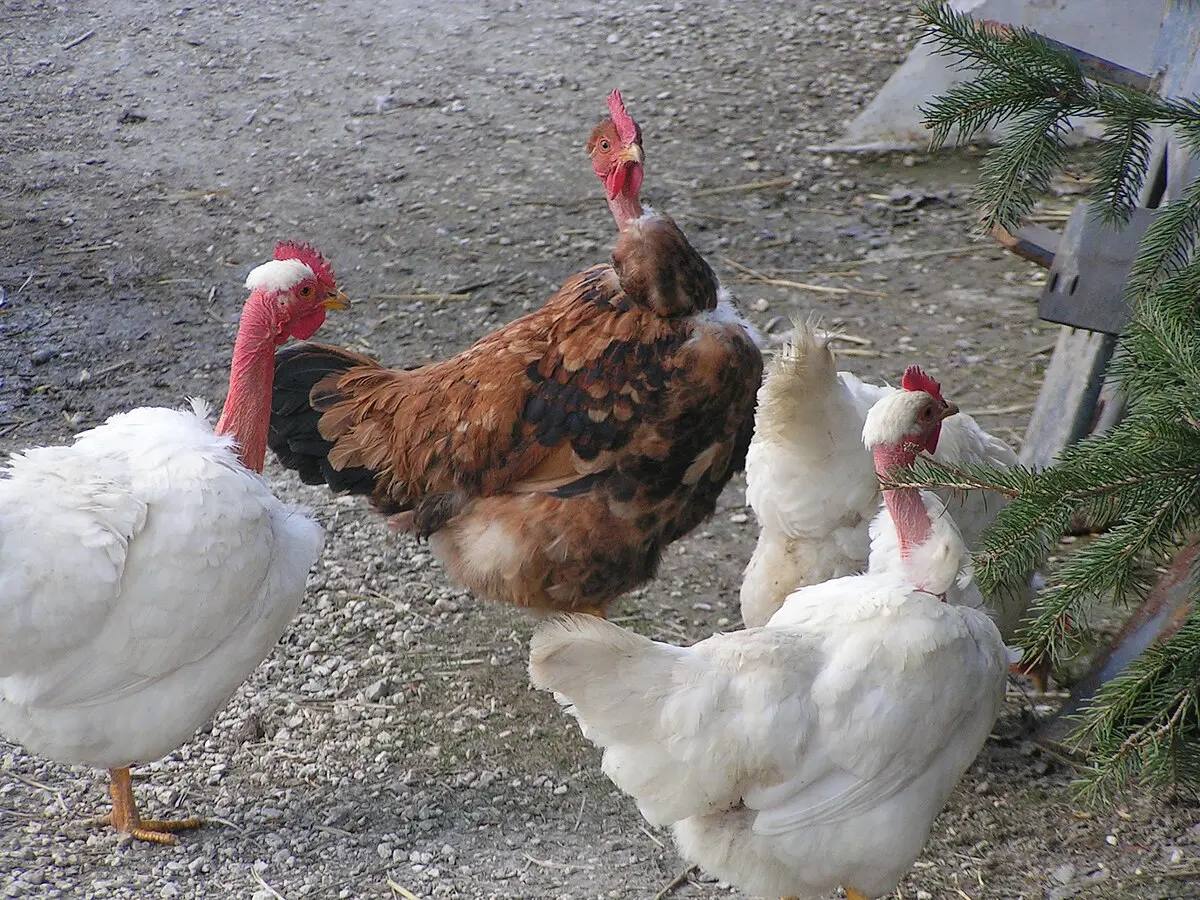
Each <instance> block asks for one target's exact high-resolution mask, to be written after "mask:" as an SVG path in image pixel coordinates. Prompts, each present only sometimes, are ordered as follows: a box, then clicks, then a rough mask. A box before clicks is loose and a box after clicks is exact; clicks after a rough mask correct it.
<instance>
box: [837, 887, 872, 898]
mask: <svg viewBox="0 0 1200 900" xmlns="http://www.w3.org/2000/svg"><path fill="white" fill-rule="evenodd" d="M842 890H844V891H845V892H846V900H870V898H869V897H868V896H867V895H866V894H860V893H859V892H858V891H856V890H855V889H854V888H848V887H846V886H845V885H842Z"/></svg>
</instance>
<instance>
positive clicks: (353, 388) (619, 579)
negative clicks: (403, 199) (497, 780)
mask: <svg viewBox="0 0 1200 900" xmlns="http://www.w3.org/2000/svg"><path fill="white" fill-rule="evenodd" d="M625 162H626V163H627V162H628V160H627V159H626V160H625ZM637 165H638V166H640V161H639V162H638V163H637ZM640 181H641V179H640V175H639V177H637V178H626V179H625V182H624V188H625V189H626V191H627V192H628V190H629V188H630V185H634V187H633V189H634V190H636V185H637V184H640ZM611 200H612V198H610V201H611ZM633 200H634V202H636V196H635V197H634V198H633ZM620 203H621V204H622V205H623V207H622V208H628V207H629V203H630V198H629V197H628V196H625V197H623V198H621V199H620ZM719 291H720V288H719V284H718V282H717V279H716V276H715V275H714V274H713V272H712V270H711V269H710V268H709V267H708V265H707V263H705V262H704V260H703V258H701V256H700V255H699V254H698V253H697V252H696V251H695V249H693V248H692V246H691V245H690V244H689V243H688V242H687V239H686V238H685V237H684V235H683V233H682V232H681V231H680V230H679V228H678V227H677V226H676V224H675V223H674V222H673V221H672V220H671V219H670V218H668V217H666V216H660V215H656V214H654V213H646V214H644V215H642V216H641V217H640V218H637V219H634V220H627V221H625V222H624V227H623V228H622V230H621V233H620V235H619V237H618V240H617V244H616V248H615V250H614V252H613V258H612V262H611V264H607V265H599V266H593V267H592V268H590V269H587V270H586V271H584V272H581V273H579V274H578V275H576V276H574V277H573V278H571V279H570V280H569V281H567V283H566V284H564V285H563V287H562V288H561V289H560V290H559V291H558V293H556V294H555V295H554V296H553V297H551V298H550V299H549V300H548V301H547V302H546V304H545V305H544V306H543V307H542V308H541V309H539V310H537V311H535V312H533V313H530V314H529V315H526V316H523V317H522V318H520V319H517V320H515V321H513V322H511V323H509V324H508V325H506V326H504V327H502V328H500V329H498V330H497V331H494V332H492V333H491V334H489V335H487V336H485V337H484V338H482V339H481V340H480V341H478V342H477V343H476V344H474V345H473V346H472V347H470V348H468V349H467V350H465V351H464V352H462V353H460V354H458V355H457V356H455V357H452V358H451V359H448V360H445V361H443V362H440V363H436V364H434V365H430V366H425V367H422V368H417V369H411V370H400V369H387V368H384V367H383V366H381V365H380V364H379V363H377V362H375V361H374V360H371V359H369V358H368V357H365V356H362V355H360V354H355V353H352V352H350V351H347V350H342V349H339V348H334V347H326V346H322V345H316V344H309V345H301V346H299V347H296V348H293V349H291V350H289V351H285V352H281V353H279V354H278V355H277V356H276V373H275V397H274V400H273V410H272V419H271V426H272V431H271V447H272V449H273V450H275V452H276V453H277V454H278V455H279V457H280V459H281V461H282V462H283V463H284V464H285V465H287V466H289V467H291V468H294V469H296V470H297V471H298V472H299V473H300V475H301V477H302V478H303V479H304V480H305V481H307V482H309V483H321V482H324V483H328V484H329V485H330V486H331V487H333V488H335V489H339V490H349V491H352V492H355V493H363V494H368V495H369V496H370V498H371V501H372V503H373V504H374V505H375V506H376V507H377V508H378V509H379V510H380V511H382V512H384V513H386V514H388V515H389V516H391V522H392V524H393V526H394V527H396V528H397V529H399V530H405V531H412V532H413V533H415V534H416V535H417V536H419V537H423V538H428V539H429V540H430V544H431V546H432V547H433V549H434V551H435V552H436V553H437V555H438V556H439V557H440V558H441V559H442V561H443V562H444V563H445V565H446V566H447V568H448V570H449V572H450V574H451V576H452V577H453V578H454V579H455V580H457V581H459V582H460V583H462V584H464V585H466V586H467V587H469V588H470V589H471V590H472V591H474V592H475V593H477V594H479V595H481V596H483V597H487V598H489V599H493V600H500V601H503V602H507V603H512V604H515V605H517V606H528V607H535V608H539V609H558V610H576V611H585V610H586V611H599V610H602V609H603V606H604V604H605V603H606V602H607V601H609V600H611V599H612V598H613V597H615V596H617V595H618V594H620V593H622V592H624V591H627V590H629V589H630V588H633V587H635V586H636V585H638V584H640V583H642V582H643V581H645V580H646V579H648V578H650V577H651V576H653V574H654V571H655V569H656V567H657V565H658V561H659V557H660V555H661V552H662V548H663V547H664V546H666V544H668V543H670V542H671V541H673V540H675V539H676V538H678V537H681V536H682V535H684V534H686V533H687V532H688V531H689V530H691V529H692V528H693V527H695V526H696V525H697V524H698V523H699V522H701V521H702V520H703V519H704V518H706V517H707V516H708V515H710V514H711V513H712V511H713V508H714V506H715V503H716V499H717V496H718V495H719V494H720V492H721V489H722V488H723V487H724V486H725V484H726V482H727V481H728V480H729V477H730V475H732V473H733V472H734V471H735V470H736V469H738V468H740V467H741V466H742V465H743V462H744V459H745V454H746V449H747V447H748V445H749V441H750V434H751V430H752V428H753V418H754V404H755V392H756V390H757V388H758V384H759V380H760V378H761V374H762V357H761V355H760V354H759V351H758V349H757V347H756V346H755V344H754V342H753V341H752V340H751V337H750V334H749V331H748V328H747V326H746V325H745V323H744V322H742V321H741V320H740V319H739V318H738V317H737V314H736V311H735V310H734V308H733V306H732V302H731V300H729V299H728V298H727V297H724V299H720V298H719V296H718V295H719ZM721 293H723V292H721Z"/></svg>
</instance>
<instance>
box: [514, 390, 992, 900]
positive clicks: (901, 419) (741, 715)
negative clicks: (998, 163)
mask: <svg viewBox="0 0 1200 900" xmlns="http://www.w3.org/2000/svg"><path fill="white" fill-rule="evenodd" d="M952 409H953V407H949V406H948V405H947V404H945V403H944V402H943V401H942V400H941V399H940V398H938V397H935V396H931V395H930V394H927V393H924V392H916V391H904V392H896V393H893V394H890V395H888V396H886V397H884V398H883V399H882V400H881V401H880V402H879V403H878V404H877V405H876V406H875V407H874V408H873V409H872V410H871V413H870V415H869V416H868V418H867V422H866V425H865V428H864V431H863V438H864V440H866V441H867V442H868V443H869V444H870V445H871V447H872V448H873V450H874V455H875V461H876V464H877V465H878V466H879V468H880V470H881V471H887V470H890V469H891V468H893V467H897V466H903V465H907V464H911V462H912V460H913V458H914V456H915V453H916V452H917V449H918V448H921V447H924V446H925V445H926V443H927V442H928V441H929V440H930V439H931V438H935V437H936V431H937V428H938V426H939V423H940V420H941V418H942V417H943V416H944V415H946V414H948V412H949V411H950V410H952ZM927 500H928V502H927ZM885 501H886V505H887V514H890V516H891V518H892V519H893V521H894V523H895V527H896V531H897V532H898V534H899V541H900V547H901V548H902V551H903V555H902V560H901V564H900V565H899V566H893V567H892V568H889V569H888V570H886V571H883V572H877V573H874V574H863V575H855V576H849V577H844V578H836V579H833V580H831V581H826V582H824V583H822V584H816V585H810V586H808V587H804V588H802V589H800V590H799V591H796V592H795V593H793V594H791V595H790V596H789V597H788V598H787V600H786V602H785V603H784V605H783V606H782V608H781V609H780V610H779V611H778V612H777V613H776V614H775V615H774V616H773V617H772V618H771V620H770V621H769V622H768V623H767V624H766V625H765V626H764V627H760V628H750V629H747V630H745V631H736V632H732V633H729V634H717V635H715V636H713V637H711V638H708V639H707V640H704V641H701V642H700V643H698V644H695V645H694V646H692V647H687V648H685V647H675V646H672V645H669V644H663V643H658V642H655V641H651V640H649V639H647V638H644V637H641V636H640V635H636V634H634V633H632V632H629V631H626V630H624V629H622V628H619V627H618V626H616V625H613V624H611V623H609V622H605V621H602V620H599V619H595V618H588V617H584V616H572V617H569V618H560V619H557V620H552V621H550V622H547V623H545V624H543V625H542V626H541V627H540V628H539V629H538V631H537V632H536V633H535V634H534V637H533V642H532V648H531V656H530V675H531V679H532V681H533V684H534V686H535V687H539V688H543V689H546V690H551V691H554V692H556V695H557V696H558V699H559V701H560V702H562V703H564V704H569V707H568V708H569V709H570V711H571V712H572V713H573V714H574V715H575V716H576V717H577V718H578V719H579V722H580V728H581V730H582V731H583V733H584V735H585V736H586V737H588V738H589V739H590V740H592V741H594V742H595V743H597V744H599V745H600V746H602V747H603V748H604V750H605V752H604V764H603V767H604V772H605V774H607V775H608V776H609V778H611V779H612V780H613V781H614V782H615V783H616V784H617V786H618V787H620V788H621V789H622V790H624V791H625V792H627V793H629V794H631V795H633V797H634V798H635V799H636V800H637V803H638V808H639V809H640V810H641V812H642V815H644V816H645V817H646V818H647V819H648V820H649V821H650V822H652V823H655V824H661V825H666V824H671V825H673V831H674V834H675V839H676V842H677V844H678V846H679V849H680V851H681V853H682V854H683V856H684V857H686V858H687V859H689V860H691V861H693V862H695V863H698V864H699V865H701V866H703V867H704V868H705V869H707V870H708V871H710V872H712V873H713V874H715V875H717V876H718V877H720V878H722V879H724V880H726V881H728V882H730V883H731V884H734V885H736V886H738V887H740V888H741V889H743V890H745V891H747V892H749V893H751V894H755V895H768V894H771V895H774V896H779V895H781V894H787V895H793V896H804V897H817V896H820V897H824V896H827V895H828V893H829V892H831V891H833V890H834V889H835V888H837V887H838V886H839V885H840V886H841V887H843V888H844V889H845V891H846V894H847V896H848V897H850V898H852V900H863V898H872V897H878V896H880V895H882V894H884V893H887V892H888V891H891V890H892V889H893V888H895V886H896V884H897V883H898V882H899V880H900V878H901V877H902V876H903V875H904V873H905V872H906V871H907V870H908V869H909V867H910V866H911V865H912V863H913V861H914V860H915V859H916V857H917V856H918V855H919V853H920V852H921V848H922V847H923V846H924V844H925V841H926V839H927V837H928V835H929V829H930V827H931V825H932V823H933V819H934V817H935V816H936V815H937V813H938V810H940V809H941V807H942V805H943V804H944V803H945V801H946V799H947V797H948V796H949V794H950V792H951V791H952V790H953V788H954V785H955V783H956V782H957V781H958V779H959V777H960V776H961V775H962V773H963V772H964V771H965V770H966V768H967V766H968V765H970V763H971V761H972V760H973V759H974V758H975V755H976V754H977V753H978V752H979V749H980V747H982V745H983V742H984V741H985V739H986V738H987V735H988V732H989V730H990V729H991V726H992V723H993V722H994V721H995V718H996V716H997V714H998V713H999V710H1000V706H1001V704H1002V702H1003V698H1004V687H1005V670H1006V667H1007V664H1008V661H1009V657H1008V653H1007V650H1006V648H1005V646H1004V642H1003V641H1002V640H1001V638H1000V634H999V632H998V631H997V630H996V626H995V624H994V623H993V622H992V621H991V619H990V618H989V617H988V616H987V615H986V614H985V613H983V612H982V611H979V610H976V609H972V608H969V607H959V606H954V605H952V604H949V603H946V602H944V601H943V599H942V594H943V593H944V592H945V591H946V590H947V589H948V588H949V587H950V585H951V584H952V583H953V582H954V581H955V579H956V578H957V577H958V574H959V572H958V562H959V560H960V559H961V558H962V555H963V553H964V550H963V545H962V539H961V537H960V536H959V533H958V529H957V528H956V527H955V525H954V522H953V520H952V519H951V518H950V517H948V516H945V515H938V514H937V512H938V511H939V510H940V503H939V502H938V501H937V499H936V498H935V497H934V496H933V495H932V494H929V495H924V496H923V495H922V494H921V492H920V491H918V490H916V489H903V490H895V491H888V492H887V493H886V494H885ZM931 511H932V513H933V514H931Z"/></svg>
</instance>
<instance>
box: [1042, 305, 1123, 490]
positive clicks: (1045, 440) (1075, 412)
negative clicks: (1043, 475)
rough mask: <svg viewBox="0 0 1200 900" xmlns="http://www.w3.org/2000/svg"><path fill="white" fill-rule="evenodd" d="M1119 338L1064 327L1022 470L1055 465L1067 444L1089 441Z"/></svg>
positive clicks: (1043, 384)
mask: <svg viewBox="0 0 1200 900" xmlns="http://www.w3.org/2000/svg"><path fill="white" fill-rule="evenodd" d="M1115 346H1116V338H1114V337H1113V336H1112V335H1108V334H1103V333H1101V332H1096V331H1085V330H1083V329H1081V328H1069V327H1063V329H1062V330H1061V331H1059V334H1058V343H1057V344H1056V345H1055V347H1054V356H1053V357H1051V359H1050V365H1049V366H1047V367H1046V372H1045V375H1044V376H1043V379H1042V390H1041V392H1040V393H1039V394H1038V398H1037V403H1036V404H1035V405H1034V407H1033V414H1032V415H1031V416H1030V418H1029V427H1028V428H1027V429H1026V431H1025V441H1024V443H1023V444H1022V445H1021V453H1020V459H1021V463H1022V465H1026V466H1035V467H1038V468H1042V467H1044V466H1049V465H1051V464H1052V463H1053V462H1054V460H1055V458H1056V457H1057V456H1058V454H1059V453H1060V452H1061V451H1062V449H1063V448H1064V447H1066V446H1067V445H1068V444H1073V443H1075V442H1076V441H1077V440H1079V439H1080V438H1082V437H1084V436H1085V435H1087V434H1088V433H1089V432H1090V431H1091V430H1092V426H1093V424H1094V423H1095V421H1096V408H1097V400H1098V399H1099V397H1100V388H1101V386H1102V385H1103V383H1104V370H1105V368H1106V367H1107V366H1108V361H1109V359H1111V358H1112V353H1113V348H1114V347H1115Z"/></svg>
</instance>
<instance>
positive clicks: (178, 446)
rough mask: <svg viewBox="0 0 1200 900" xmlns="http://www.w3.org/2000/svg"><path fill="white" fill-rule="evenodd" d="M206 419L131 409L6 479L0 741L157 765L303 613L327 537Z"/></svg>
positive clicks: (199, 405) (41, 453)
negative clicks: (1, 737)
mask: <svg viewBox="0 0 1200 900" xmlns="http://www.w3.org/2000/svg"><path fill="white" fill-rule="evenodd" d="M207 415H208V406H207V404H205V403H203V402H202V401H192V408H191V410H190V411H183V410H171V409H162V408H149V407H147V408H141V409H135V410H132V411H131V412H128V413H122V414H120V415H117V416H113V417H112V418H111V419H109V420H108V422H106V423H105V424H104V425H102V426H100V427H98V428H94V429H92V430H90V431H86V432H84V433H83V434H80V435H79V436H78V437H77V438H76V440H75V442H74V443H73V444H72V445H71V446H67V447H46V448H40V449H34V450H28V451H26V452H24V453H20V454H17V455H15V456H14V457H12V459H11V460H10V462H9V464H8V467H7V468H6V469H4V470H0V733H3V734H4V735H5V736H6V737H8V738H9V739H11V740H14V741H16V742H18V743H21V744H23V745H24V746H25V747H26V748H27V749H29V750H30V751H31V752H34V753H37V754H40V755H43V756H46V757H49V758H51V759H55V760H58V761H61V762H66V763H85V764H89V765H93V766H98V767H105V768H113V767H119V766H127V765H131V764H134V763H141V762H148V761H151V760H155V759H158V758H159V757H161V756H163V755H164V754H166V753H168V752H170V751H171V750H173V749H175V748H176V747H178V746H179V745H180V744H182V743H183V742H184V741H186V740H187V739H188V738H189V737H190V736H191V734H192V733H193V732H194V731H195V729H196V728H197V727H199V726H200V725H202V724H203V723H204V722H205V721H206V720H207V719H208V718H209V717H211V716H212V714H213V713H214V712H215V711H216V710H217V709H218V708H219V707H220V706H221V705H222V704H224V703H225V701H226V700H228V699H229V697H230V696H231V695H232V694H233V692H234V691H235V690H236V689H237V687H238V685H240V684H241V682H242V681H244V680H245V678H246V676H247V675H249V674H250V672H251V671H253V669H254V668H255V667H256V666H257V665H258V663H259V662H260V661H261V660H262V659H263V658H264V657H265V656H266V655H267V654H268V653H269V652H270V651H271V648H272V647H273V646H274V645H275V643H276V642H277V641H278V639H279V637H280V635H281V634H282V633H283V631H284V629H285V628H286V626H287V624H288V622H289V621H290V620H291V618H292V616H293V615H294V614H295V612H296V610H297V608H298V607H299V604H300V601H301V598H302V597H303V594H304V584H305V579H306V576H307V573H308V570H309V568H310V567H311V566H312V564H313V562H315V560H316V558H317V556H318V555H319V553H320V550H321V545H322V540H323V537H322V532H321V529H320V527H319V526H318V525H317V524H316V522H314V521H313V520H312V519H310V518H308V517H307V516H305V515H303V514H302V513H301V512H300V511H299V510H298V509H296V508H294V507H291V506H287V505H285V504H283V503H280V502H279V501H278V500H277V499H275V497H274V496H273V495H272V494H271V492H270V490H269V488H268V486H267V484H266V482H265V481H264V480H263V479H262V478H261V477H260V476H258V475H257V474H255V473H253V472H251V471H249V470H247V469H246V468H245V467H244V466H242V464H241V462H240V461H239V460H238V458H237V455H236V453H235V451H234V448H233V441H232V439H231V438H230V437H228V436H216V435H214V434H213V431H212V427H211V425H210V424H209V422H208V421H207Z"/></svg>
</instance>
